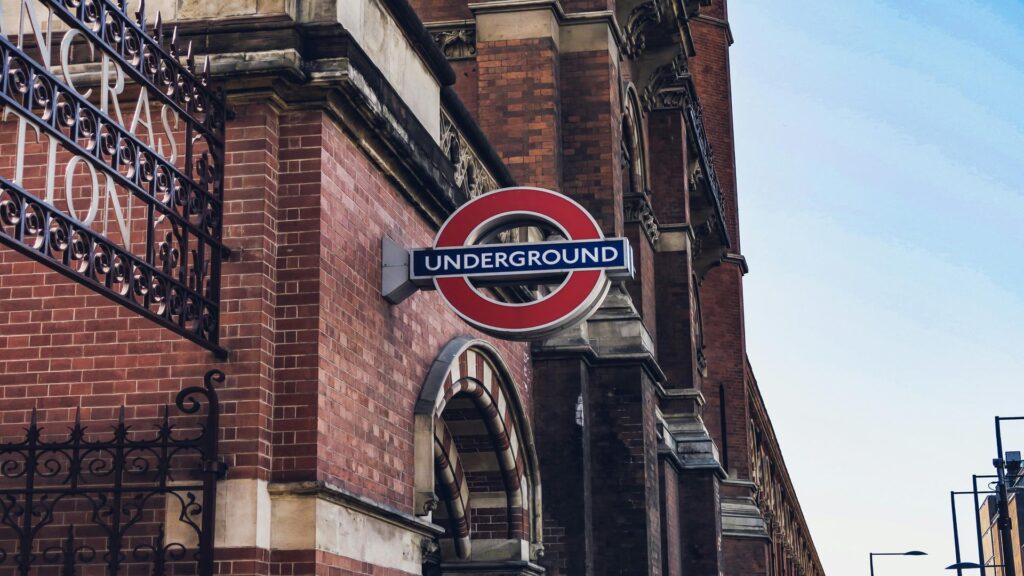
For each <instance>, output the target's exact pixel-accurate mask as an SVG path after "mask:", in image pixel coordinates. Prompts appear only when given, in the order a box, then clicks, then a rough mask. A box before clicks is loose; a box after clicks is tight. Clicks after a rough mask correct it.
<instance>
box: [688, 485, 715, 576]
mask: <svg viewBox="0 0 1024 576" xmlns="http://www.w3.org/2000/svg"><path fill="white" fill-rule="evenodd" d="M718 488H719V485H718V476H717V475H716V474H715V472H714V471H713V470H709V469H704V470H700V469H697V470H687V471H685V472H684V473H683V474H682V475H680V482H679V501H680V503H681V507H682V508H681V513H680V518H681V522H680V531H681V532H682V534H683V536H682V541H683V542H682V556H683V574H694V575H701V576H704V575H707V576H718V575H719V574H722V550H721V548H720V547H719V539H720V538H721V534H722V524H721V520H720V518H721V516H720V514H719V512H720V508H719V493H718Z"/></svg>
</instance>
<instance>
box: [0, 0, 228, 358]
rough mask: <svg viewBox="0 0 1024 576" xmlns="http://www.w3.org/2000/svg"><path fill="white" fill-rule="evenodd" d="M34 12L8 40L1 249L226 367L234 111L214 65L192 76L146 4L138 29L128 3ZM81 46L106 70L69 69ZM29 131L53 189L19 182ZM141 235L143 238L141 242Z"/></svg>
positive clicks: (96, 2) (44, 0)
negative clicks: (226, 220)
mask: <svg viewBox="0 0 1024 576" xmlns="http://www.w3.org/2000/svg"><path fill="white" fill-rule="evenodd" d="M39 1H40V3H41V4H42V5H43V6H44V7H45V8H46V9H47V10H48V13H47V14H45V15H37V14H34V13H33V12H32V9H31V5H30V4H28V3H26V4H25V6H23V7H22V13H21V21H22V26H21V28H22V29H23V32H22V33H23V36H22V37H18V38H16V41H12V40H11V39H9V38H6V37H3V36H0V58H2V62H3V68H2V76H0V104H2V105H3V107H4V109H3V112H4V115H3V118H4V120H5V127H6V129H7V133H8V134H13V133H14V131H15V128H14V125H15V124H17V132H18V158H17V161H16V164H17V168H16V171H15V173H14V174H13V175H11V174H5V175H0V242H2V243H4V244H6V245H8V246H10V247H12V248H14V249H16V250H18V251H19V252H21V253H23V254H25V255H27V256H29V257H31V258H33V259H35V260H37V261H39V262H41V263H43V264H45V265H47V266H49V267H51V268H53V269H54V270H56V271H58V272H60V273H61V274H64V275H65V276H67V277H69V278H71V279H72V280H75V281H76V282H79V283H81V284H84V285H86V286H88V287H90V288H92V289H93V290H95V291H97V292H99V293H100V294H102V295H104V296H106V297H107V298H110V299H111V300H113V301H115V302H117V303H118V304H121V305H123V306H125V307H128V308H130V309H132V310H133V311H135V312H136V313H138V314H141V315H143V316H145V317H147V318H149V319H151V320H153V321H155V322H157V323H159V324H161V325H163V326H165V327H167V328H170V329H172V330H174V331H175V332H177V333H179V334H181V335H183V336H185V337H187V338H189V339H190V340H192V341H194V342H196V343H198V344H200V345H202V346H204V347H206V348H208V349H210V350H212V351H213V352H214V353H216V354H217V355H218V356H221V357H224V356H226V354H227V353H226V351H225V350H224V349H223V348H222V347H221V346H220V345H219V338H218V335H219V325H220V268H221V261H222V258H223V255H224V253H225V248H224V245H223V241H222V228H223V226H222V221H223V202H224V197H223V189H224V126H225V114H226V107H225V103H224V95H223V93H222V92H215V91H214V90H213V89H212V88H211V87H210V76H209V64H210V63H209V59H207V60H206V62H205V66H204V70H203V71H202V72H197V69H196V62H195V57H194V56H193V55H192V49H191V45H190V46H189V47H188V48H187V49H186V50H184V51H183V50H181V49H179V47H178V45H177V34H176V31H172V32H171V34H170V38H167V37H166V34H165V32H164V29H163V24H162V22H161V20H160V18H159V16H158V17H157V22H156V26H155V28H154V29H153V31H152V33H150V32H148V31H147V29H146V15H145V2H144V1H142V2H141V4H140V5H139V8H138V11H137V12H136V13H135V17H134V18H132V17H130V16H129V15H128V8H127V2H126V1H124V0H121V1H119V2H118V3H117V4H114V3H113V2H111V1H110V0H39ZM19 4H21V3H20V2H19ZM44 16H45V18H46V19H49V20H52V19H53V18H54V17H56V18H59V19H60V20H62V21H63V22H64V23H65V24H66V25H67V26H68V27H69V28H70V31H68V32H65V33H64V38H63V41H61V42H60V50H59V51H57V52H58V53H59V54H60V62H59V63H51V61H50V60H51V53H52V52H53V50H52V49H53V48H54V46H53V42H55V40H53V39H52V37H51V36H50V32H46V34H45V35H44V34H43V32H42V31H41V30H40V29H39V28H40V26H41V24H40V22H41V21H42V20H43V19H44V18H43V17H44ZM50 29H51V30H52V27H50ZM32 32H34V34H32ZM26 38H28V39H34V40H35V43H36V44H37V45H38V47H37V49H38V52H39V54H41V58H39V60H41V61H42V63H40V62H39V61H37V60H36V59H33V58H32V57H30V56H29V54H28V51H29V50H28V49H27V48H25V47H24V43H25V42H24V41H25V40H26ZM83 43H84V46H82V44H83ZM75 45H78V46H79V51H78V53H79V54H82V52H90V53H91V54H93V55H95V56H96V57H97V58H98V61H97V62H92V63H89V62H86V63H81V62H77V61H73V59H74V57H73V54H74V52H73V50H72V47H73V46H75ZM84 48H88V50H84ZM57 64H59V67H58V66H57ZM76 66H77V67H79V68H81V67H83V66H86V67H88V66H92V68H93V71H96V72H99V76H100V78H101V81H100V85H99V86H94V87H92V88H90V89H89V90H85V89H84V88H83V87H81V86H79V87H76V86H75V84H74V82H79V80H74V82H73V77H72V75H71V74H70V73H69V70H71V69H73V68H75V67H76ZM58 68H59V73H58V72H55V70H57V69H58ZM126 78H127V79H129V80H131V81H133V82H134V83H135V85H134V86H133V87H132V89H133V90H137V94H138V96H137V100H135V99H134V98H135V96H133V104H135V106H134V114H132V112H131V110H130V109H129V110H127V111H126V112H125V113H122V110H121V108H122V107H121V106H120V104H119V102H118V100H117V95H118V94H127V92H125V85H124V81H125V79H126ZM81 82H82V83H84V82H85V80H81ZM133 94H134V92H133ZM97 95H99V96H100V98H97ZM97 99H99V103H97V102H96V100H97ZM111 101H112V102H111ZM111 104H113V105H112V106H111ZM155 106H159V109H158V110H157V111H156V114H157V115H158V119H159V122H156V121H154V119H153V116H154V110H153V108H154V107H155ZM127 108H132V107H127ZM11 113H13V115H14V116H15V117H16V118H17V120H16V121H15V120H9V119H8V115H9V114H11ZM126 116H130V117H131V121H130V122H128V121H126V119H125V117H126ZM158 124H159V126H158ZM28 129H31V130H33V131H34V132H35V135H36V139H37V140H39V141H40V143H43V141H42V139H45V141H46V143H49V148H48V153H47V166H46V173H47V174H48V176H47V177H46V179H45V181H43V180H42V179H40V178H37V179H35V180H34V181H33V180H32V179H30V178H26V177H25V176H24V172H25V171H24V163H25V158H24V156H25V151H26V136H25V134H26V132H28ZM158 131H159V132H160V136H159V137H157V136H156V135H155V134H156V132H158ZM147 135H148V137H147ZM179 149H180V150H179ZM179 152H180V153H179ZM57 165H60V168H59V169H58V168H57ZM82 168H84V169H85V170H84V172H85V173H84V175H82V174H81V173H82V172H83V170H82ZM76 175H77V178H76ZM59 176H63V187H62V188H63V190H62V191H63V192H64V194H63V196H61V195H59V194H57V190H56V188H57V185H56V184H57V181H58V180H59V179H60V178H59ZM90 177H91V187H90V186H89V183H90ZM83 181H84V185H83ZM101 182H102V184H101ZM136 201H138V202H139V203H141V206H140V205H138V203H136ZM76 202H77V203H78V204H79V210H77V213H76V209H75V205H74V204H75V203H76ZM61 203H64V205H65V206H66V209H62V208H61V207H59V205H60V204H61ZM83 206H86V207H87V208H85V209H83V208H82V207H83ZM101 211H102V217H101V218H99V217H100V216H101V214H100V213H101ZM83 212H84V215H83V214H82V213H83ZM111 223H113V224H114V225H115V226H114V227H115V228H116V230H113V231H109V230H108V228H109V227H110V224H111ZM133 225H141V226H142V227H143V228H144V232H143V233H142V234H138V235H137V236H139V237H137V238H136V237H133V231H134V230H137V229H138V226H133ZM117 232H120V241H118V240H117V239H116V238H117V236H115V234H116V233H117Z"/></svg>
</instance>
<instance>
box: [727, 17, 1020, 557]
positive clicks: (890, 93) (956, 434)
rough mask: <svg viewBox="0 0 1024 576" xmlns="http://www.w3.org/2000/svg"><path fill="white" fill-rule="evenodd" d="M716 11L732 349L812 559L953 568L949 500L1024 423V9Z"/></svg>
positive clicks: (970, 551) (967, 549)
mask: <svg viewBox="0 0 1024 576" xmlns="http://www.w3.org/2000/svg"><path fill="white" fill-rule="evenodd" d="M729 8H730V11H729V16H730V20H731V22H732V28H733V33H734V35H735V37H736V43H735V44H734V45H733V48H732V74H733V89H734V108H735V122H736V141H737V161H738V168H739V173H738V175H739V192H740V214H741V226H742V229H741V234H742V236H743V251H744V254H745V256H746V257H747V259H748V261H749V263H750V268H751V272H750V274H749V275H748V276H747V278H746V283H745V293H746V314H747V332H748V348H749V355H750V358H751V362H752V363H753V365H754V370H755V373H756V374H757V377H758V381H759V382H760V385H761V388H762V390H763V393H764V396H765V401H766V403H767V405H768V409H769V412H770V413H771V415H772V418H773V421H774V424H775V427H776V430H777V432H778V435H779V438H780V442H781V444H782V448H783V452H784V454H785V457H786V461H787V465H788V466H789V470H790V473H791V475H792V477H793V482H794V484H795V486H796V488H797V490H798V492H799V496H800V500H801V503H802V506H803V508H804V512H805V515H806V516H807V520H808V522H809V524H810V527H811V531H812V535H813V537H814V540H815V543H816V545H817V547H818V551H819V553H820V555H821V557H822V560H823V562H824V563H825V567H826V570H827V572H828V574H829V575H830V576H853V575H857V576H862V575H864V574H867V555H868V552H869V551H902V550H909V549H915V548H916V549H921V550H925V551H926V552H928V553H929V556H928V557H924V558H901V557H899V558H898V557H893V558H882V559H880V560H879V561H878V563H877V565H876V573H877V574H878V575H879V576H884V575H886V574H899V575H903V576H918V575H925V574H929V575H939V574H953V572H946V571H945V570H943V568H944V567H945V566H946V565H948V564H950V563H952V560H953V546H952V533H951V528H950V513H949V490H951V489H958V490H962V489H965V488H967V487H968V486H969V484H970V475H971V474H972V473H979V474H990V473H992V468H991V464H990V461H991V459H992V457H993V456H994V451H995V448H994V434H993V432H992V417H993V416H994V415H995V414H996V413H1000V414H1001V415H1022V414H1024V377H1022V375H1024V352H1022V350H1024V298H1022V294H1021V288H1020V287H1021V285H1022V284H1024V268H1022V266H1021V260H1022V259H1021V254H1022V252H1024V2H1020V1H1019V0H1004V1H995V0H993V1H984V2H982V1H971V0H960V1H957V2H948V1H947V2H938V1H935V0H932V1H930V2H926V1H923V0H898V1H897V0H892V1H888V2H885V1H872V0H858V1H853V0H845V1H828V2H821V1H820V0H787V1H785V2H778V1H775V0H734V1H733V2H732V3H731V5H730V7H729ZM1007 443H1008V448H1010V449H1016V448H1020V449H1024V424H1018V425H1016V426H1012V425H1011V426H1009V427H1008V428H1007ZM959 511H960V514H961V516H962V517H968V516H969V515H970V514H971V506H969V504H968V501H967V500H966V499H965V500H963V501H962V507H961V508H960V509H959ZM963 527H964V531H965V535H964V537H963V541H964V544H963V550H964V555H965V556H964V558H965V559H970V560H975V559H976V549H975V548H974V541H973V539H972V535H973V531H968V527H971V528H972V526H970V525H969V524H967V523H966V522H965V523H963ZM974 573H975V574H976V573H977V571H974Z"/></svg>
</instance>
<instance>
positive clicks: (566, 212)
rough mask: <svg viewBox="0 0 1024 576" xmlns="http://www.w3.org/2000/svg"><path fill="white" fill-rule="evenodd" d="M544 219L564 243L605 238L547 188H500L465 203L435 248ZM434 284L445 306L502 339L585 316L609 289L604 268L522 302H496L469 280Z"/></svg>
mask: <svg viewBox="0 0 1024 576" xmlns="http://www.w3.org/2000/svg"><path fill="white" fill-rule="evenodd" d="M517 219H530V220H535V221H536V220H543V221H545V222H547V223H549V224H551V225H552V226H554V227H556V228H558V229H560V230H561V231H562V233H563V234H564V235H565V237H566V238H567V239H568V240H600V239H602V238H604V235H603V234H602V233H601V229H600V227H598V225H597V222H596V221H594V218H593V217H592V216H591V215H590V213H588V212H587V211H586V210H585V209H584V208H583V207H582V206H580V205H579V204H577V203H576V202H573V201H572V200H570V199H569V198H567V197H565V196H563V195H561V194H559V193H557V192H553V191H551V190H543V189H539V188H504V189H501V190H495V191H494V192H490V193H487V194H484V195H482V196H479V197H477V198H475V199H473V200H471V201H470V202H468V203H466V204H464V205H463V206H462V207H461V208H459V209H458V210H457V211H456V212H455V213H454V214H452V216H451V217H450V218H449V219H448V221H447V222H445V224H444V226H442V227H441V230H440V231H439V232H438V234H437V239H436V240H435V242H434V247H435V248H450V247H457V246H467V245H470V244H473V243H475V242H476V241H477V240H478V239H479V238H480V237H482V236H484V235H485V234H486V233H487V232H489V231H491V230H493V229H494V228H495V227H497V226H499V225H501V224H502V223H503V222H508V221H510V220H517ZM434 285H435V287H436V288H437V290H438V292H440V293H441V296H442V297H443V298H444V299H445V301H446V302H447V303H448V305H449V306H451V308H452V309H454V310H455V311H456V313H458V314H459V316H461V317H462V318H463V319H464V320H466V321H467V322H468V323H470V324H472V325H473V326H475V327H477V328H479V329H480V330H482V331H484V332H490V333H494V334H498V335H501V336H505V337H509V336H512V337H520V338H527V337H534V336H538V335H541V334H544V333H546V332H549V331H553V330H557V329H559V328H561V327H563V326H565V325H568V324H571V323H573V322H575V321H577V320H580V319H582V318H583V317H585V316H587V315H589V313H590V312H592V311H593V310H594V309H595V308H596V307H597V305H598V304H600V302H601V300H602V299H603V297H604V295H605V294H606V293H607V290H608V285H609V283H608V281H607V277H606V275H605V273H604V271H603V270H585V271H575V272H570V273H569V275H568V277H567V278H566V280H565V282H563V283H562V285H561V286H559V287H558V288H557V289H556V290H555V291H554V292H552V293H551V294H549V295H548V296H546V297H545V298H543V299H541V300H537V301H534V302H528V303H525V304H515V303H506V302H497V301H495V300H492V299H490V298H488V297H486V296H484V295H483V294H481V293H480V292H479V291H477V289H476V288H474V287H473V285H472V284H470V282H469V279H468V278H464V277H461V278H451V277H449V278H435V279H434Z"/></svg>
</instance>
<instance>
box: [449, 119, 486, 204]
mask: <svg viewBox="0 0 1024 576" xmlns="http://www.w3.org/2000/svg"><path fill="white" fill-rule="evenodd" d="M441 150H443V151H444V153H445V155H446V156H447V157H448V160H449V161H450V162H451V163H452V168H453V169H454V171H455V185H456V186H458V187H460V188H462V190H463V191H465V192H466V194H467V195H468V196H469V197H470V198H476V197H477V196H479V195H481V194H483V193H484V192H490V191H491V190H495V189H497V188H498V183H497V180H495V178H494V175H493V174H491V173H490V171H489V170H487V167H486V166H484V163H483V162H482V161H481V160H480V157H479V156H478V155H477V153H476V151H474V150H473V147H472V146H471V145H470V143H469V142H468V141H467V140H466V137H465V136H463V135H462V133H461V132H459V129H458V128H457V127H456V126H455V122H453V121H452V119H451V117H450V116H449V115H448V114H447V113H446V112H445V111H444V110H442V111H441Z"/></svg>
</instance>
